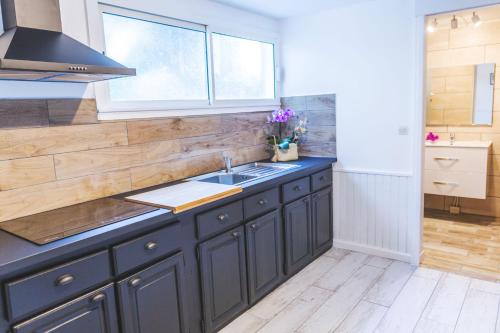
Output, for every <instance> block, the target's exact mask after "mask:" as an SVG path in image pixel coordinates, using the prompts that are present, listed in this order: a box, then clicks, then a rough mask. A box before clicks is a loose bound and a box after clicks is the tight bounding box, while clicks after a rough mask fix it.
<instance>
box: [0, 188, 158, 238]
mask: <svg viewBox="0 0 500 333" xmlns="http://www.w3.org/2000/svg"><path fill="white" fill-rule="evenodd" d="M157 209H158V208H155V207H150V206H146V205H141V204H137V203H133V202H128V201H124V200H120V199H114V198H104V199H99V200H94V201H90V202H86V203H82V204H78V205H74V206H69V207H64V208H60V209H56V210H52V211H48V212H44V213H40V214H35V215H31V216H27V217H22V218H19V219H15V220H11V221H6V222H0V229H2V230H4V231H6V232H8V233H11V234H13V235H15V236H18V237H21V238H24V239H26V240H28V241H30V242H33V243H35V244H38V245H43V244H48V243H50V242H54V241H56V240H59V239H63V238H66V237H69V236H73V235H76V234H79V233H82V232H85V231H88V230H92V229H96V228H99V227H102V226H105V225H108V224H112V223H116V222H119V221H123V220H126V219H129V218H132V217H136V216H139V215H143V214H146V213H149V212H152V211H155V210H157Z"/></svg>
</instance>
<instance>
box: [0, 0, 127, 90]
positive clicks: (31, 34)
mask: <svg viewBox="0 0 500 333" xmlns="http://www.w3.org/2000/svg"><path fill="white" fill-rule="evenodd" d="M1 5H2V16H3V22H4V30H5V33H4V34H3V35H1V36H0V80H22V81H45V82H85V83H88V82H96V81H103V80H110V79H115V78H121V77H127V76H135V75H136V70H135V69H133V68H127V67H125V66H123V65H121V64H119V63H118V62H116V61H114V60H112V59H110V58H108V57H106V56H105V55H103V54H101V53H99V52H97V51H95V50H94V49H92V48H90V47H88V46H86V45H84V44H82V43H80V42H78V41H77V40H75V39H73V38H71V37H69V36H66V35H65V34H63V33H62V24H61V12H60V7H59V0H1Z"/></svg>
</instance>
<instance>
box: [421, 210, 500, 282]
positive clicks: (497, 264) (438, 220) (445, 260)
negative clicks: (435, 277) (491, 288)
mask: <svg viewBox="0 0 500 333" xmlns="http://www.w3.org/2000/svg"><path fill="white" fill-rule="evenodd" d="M421 264H422V265H423V266H425V267H430V268H437V269H442V270H446V271H451V272H456V273H458V274H462V275H467V276H472V277H477V278H482V279H489V280H492V281H500V220H499V219H495V218H491V217H485V216H478V215H467V214H464V215H458V216H453V215H450V214H447V213H445V212H439V211H430V210H429V211H426V214H425V218H424V242H423V255H422V258H421Z"/></svg>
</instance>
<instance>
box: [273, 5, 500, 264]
mask: <svg viewBox="0 0 500 333" xmlns="http://www.w3.org/2000/svg"><path fill="white" fill-rule="evenodd" d="M495 2H498V1H491V0H489V1H488V0H439V1H436V0H371V1H365V2H363V3H357V4H353V5H350V6H346V7H341V8H337V9H332V10H330V11H324V12H322V13H319V14H314V15H307V16H302V17H295V18H293V19H288V20H284V21H283V22H282V25H281V29H282V36H281V38H282V53H281V54H282V58H283V59H282V64H283V67H284V80H283V92H284V95H285V96H294V95H308V94H319V93H332V92H333V93H336V94H337V149H338V154H337V155H338V159H339V163H337V166H336V170H335V178H334V179H335V182H336V183H335V182H334V205H335V216H334V220H335V221H334V223H335V228H334V238H335V244H336V245H337V246H339V247H345V248H350V249H353V250H358V251H365V252H368V253H372V254H378V255H385V256H387V257H392V258H396V259H401V260H408V261H410V262H412V263H413V264H418V263H419V254H420V241H421V232H422V229H421V214H422V206H423V205H422V194H421V192H422V189H421V175H422V155H423V154H422V151H423V147H422V146H423V144H422V142H423V109H424V95H423V89H424V86H423V78H424V62H425V58H424V35H425V26H424V17H423V15H426V14H434V13H438V12H444V11H453V10H460V9H464V8H472V7H477V6H484V5H489V4H492V3H495ZM405 125H406V126H408V127H409V136H401V135H399V134H398V127H400V126H405ZM404 213H407V214H404Z"/></svg>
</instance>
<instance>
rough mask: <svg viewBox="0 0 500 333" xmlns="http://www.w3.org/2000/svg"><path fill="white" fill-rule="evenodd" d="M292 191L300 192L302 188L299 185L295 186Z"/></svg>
mask: <svg viewBox="0 0 500 333" xmlns="http://www.w3.org/2000/svg"><path fill="white" fill-rule="evenodd" d="M293 190H294V191H295V192H300V191H302V187H301V186H299V185H297V186H295V187H294V188H293Z"/></svg>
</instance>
